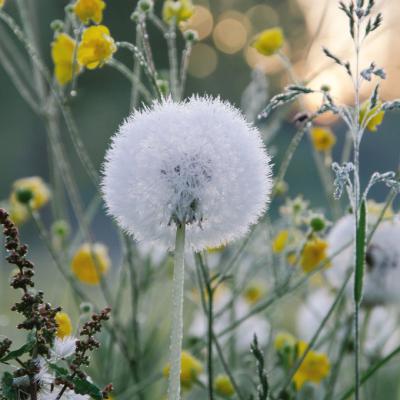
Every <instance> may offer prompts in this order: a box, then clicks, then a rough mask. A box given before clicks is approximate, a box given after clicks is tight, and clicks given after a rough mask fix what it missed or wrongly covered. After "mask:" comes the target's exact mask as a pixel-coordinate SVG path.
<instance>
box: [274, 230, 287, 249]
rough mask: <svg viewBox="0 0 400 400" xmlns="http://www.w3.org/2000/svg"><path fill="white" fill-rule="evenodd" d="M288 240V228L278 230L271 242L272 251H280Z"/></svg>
mask: <svg viewBox="0 0 400 400" xmlns="http://www.w3.org/2000/svg"><path fill="white" fill-rule="evenodd" d="M288 240H289V231H288V230H283V231H280V232H279V233H278V234H277V235H276V237H275V239H274V240H273V242H272V251H273V252H274V253H281V252H282V251H283V250H285V247H286V245H287V243H288Z"/></svg>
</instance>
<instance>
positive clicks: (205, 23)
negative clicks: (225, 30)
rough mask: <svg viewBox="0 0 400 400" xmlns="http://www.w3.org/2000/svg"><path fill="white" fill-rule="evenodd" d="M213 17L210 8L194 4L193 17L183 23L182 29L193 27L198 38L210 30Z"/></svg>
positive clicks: (207, 33) (209, 32) (204, 36)
mask: <svg viewBox="0 0 400 400" xmlns="http://www.w3.org/2000/svg"><path fill="white" fill-rule="evenodd" d="M213 26H214V19H213V16H212V14H211V12H210V10H209V9H208V8H206V7H203V6H195V7H194V14H193V17H192V18H190V20H189V21H188V22H187V23H186V24H185V27H184V29H185V30H186V29H193V30H195V31H196V32H197V33H198V34H199V38H200V40H202V39H205V38H206V37H207V36H209V35H210V34H211V32H212V29H213Z"/></svg>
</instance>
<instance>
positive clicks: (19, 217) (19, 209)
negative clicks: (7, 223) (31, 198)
mask: <svg viewBox="0 0 400 400" xmlns="http://www.w3.org/2000/svg"><path fill="white" fill-rule="evenodd" d="M9 210H10V218H11V220H12V221H13V222H14V223H15V224H16V225H21V224H23V223H24V222H26V221H27V220H28V219H29V211H28V209H27V208H26V207H25V206H24V205H22V204H21V203H18V202H17V201H16V202H14V203H11V204H10V205H9Z"/></svg>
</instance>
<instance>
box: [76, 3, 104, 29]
mask: <svg viewBox="0 0 400 400" xmlns="http://www.w3.org/2000/svg"><path fill="white" fill-rule="evenodd" d="M105 7H106V3H105V2H104V1H103V0H77V2H76V3H75V5H74V12H75V15H76V16H77V17H78V18H79V19H80V20H81V21H82V23H84V24H86V25H87V24H88V23H89V22H90V20H92V21H93V22H94V23H95V24H100V22H101V21H102V20H103V10H104V9H105Z"/></svg>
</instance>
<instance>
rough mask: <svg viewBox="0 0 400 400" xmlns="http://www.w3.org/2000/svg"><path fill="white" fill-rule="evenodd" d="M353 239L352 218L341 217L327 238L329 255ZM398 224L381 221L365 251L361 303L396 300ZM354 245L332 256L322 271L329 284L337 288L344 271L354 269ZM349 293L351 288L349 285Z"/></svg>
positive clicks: (399, 256)
mask: <svg viewBox="0 0 400 400" xmlns="http://www.w3.org/2000/svg"><path fill="white" fill-rule="evenodd" d="M353 239H354V217H353V216H351V215H348V216H345V217H343V218H341V219H340V220H339V221H338V222H337V223H336V225H335V226H334V227H333V229H332V231H331V232H330V234H329V236H328V242H329V255H330V256H331V255H334V254H335V253H336V252H338V251H339V250H341V249H342V248H343V247H344V246H345V245H347V244H348V243H351V242H352V240H353ZM399 240H400V221H399V219H398V218H395V219H394V220H393V221H384V222H382V223H381V224H380V225H379V226H378V228H377V230H376V232H375V233H374V235H373V237H372V240H371V243H370V245H369V246H368V249H367V252H366V264H365V280H364V303H365V304H370V305H377V304H384V303H388V302H394V301H399V300H400V249H399V247H398V243H399ZM353 250H354V244H353V245H350V246H348V247H347V248H346V249H345V250H343V251H341V253H340V254H339V255H337V256H335V257H334V258H333V260H332V265H331V267H330V268H328V269H327V270H326V275H327V277H328V279H329V281H330V282H331V283H332V284H333V285H334V286H335V287H340V286H341V285H342V283H343V280H344V277H345V275H346V271H348V270H349V269H350V268H353V266H354V254H353ZM348 286H349V288H350V289H349V291H350V290H351V289H352V285H351V283H349V285H348Z"/></svg>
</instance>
